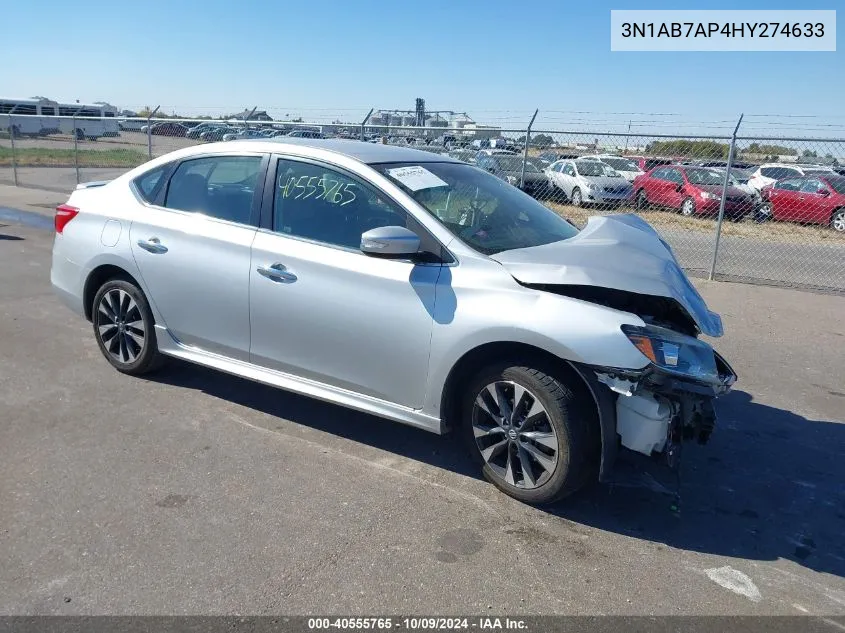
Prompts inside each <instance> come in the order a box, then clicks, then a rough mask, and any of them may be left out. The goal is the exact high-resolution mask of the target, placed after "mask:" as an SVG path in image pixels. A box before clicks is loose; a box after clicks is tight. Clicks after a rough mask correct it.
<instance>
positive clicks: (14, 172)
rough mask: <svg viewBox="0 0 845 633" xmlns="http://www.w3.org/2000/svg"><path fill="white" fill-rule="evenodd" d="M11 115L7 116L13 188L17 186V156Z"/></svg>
mask: <svg viewBox="0 0 845 633" xmlns="http://www.w3.org/2000/svg"><path fill="white" fill-rule="evenodd" d="M12 121H13V119H12V115H11V114H10V115H9V140H10V141H11V142H12V176H13V177H14V179H15V187H17V186H18V156H17V149H15V126H14V124H13V123H12Z"/></svg>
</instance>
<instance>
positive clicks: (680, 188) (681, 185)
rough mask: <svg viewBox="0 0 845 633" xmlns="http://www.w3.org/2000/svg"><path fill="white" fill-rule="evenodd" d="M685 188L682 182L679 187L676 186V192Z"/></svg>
mask: <svg viewBox="0 0 845 633" xmlns="http://www.w3.org/2000/svg"><path fill="white" fill-rule="evenodd" d="M683 188H684V184H683V183H681V182H679V183H678V184H677V185H675V191H681V190H682V189H683Z"/></svg>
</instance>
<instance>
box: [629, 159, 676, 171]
mask: <svg viewBox="0 0 845 633" xmlns="http://www.w3.org/2000/svg"><path fill="white" fill-rule="evenodd" d="M626 158H627V159H628V160H630V161H632V162H633V163H634V164H636V166H637V167H639V168H640V169H641V170H642V171H643V172H646V171H651V169H652V168H654V167H657V166H658V165H671V164H673V163H674V162H675V161H673V160H672V159H671V158H658V157H655V156H626Z"/></svg>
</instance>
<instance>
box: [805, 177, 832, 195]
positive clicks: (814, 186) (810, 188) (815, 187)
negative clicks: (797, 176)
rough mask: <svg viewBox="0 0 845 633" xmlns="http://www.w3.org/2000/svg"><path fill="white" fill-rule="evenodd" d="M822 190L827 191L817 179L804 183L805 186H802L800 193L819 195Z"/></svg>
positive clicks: (810, 179) (809, 179)
mask: <svg viewBox="0 0 845 633" xmlns="http://www.w3.org/2000/svg"><path fill="white" fill-rule="evenodd" d="M820 189H827V187H825V186H824V184H823V183H822V181H821V180H818V179H817V178H808V179H807V180H805V181H804V184H803V185H801V189H800V191H801V192H802V193H818V192H819V190H820Z"/></svg>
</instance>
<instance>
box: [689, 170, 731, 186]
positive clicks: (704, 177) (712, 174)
mask: <svg viewBox="0 0 845 633" xmlns="http://www.w3.org/2000/svg"><path fill="white" fill-rule="evenodd" d="M687 180H689V181H690V183H692V184H693V185H721V184H722V183H723V182H724V180H725V175H724V172H722V173H721V174H720V173H719V172H718V171H715V170H712V169H687Z"/></svg>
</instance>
